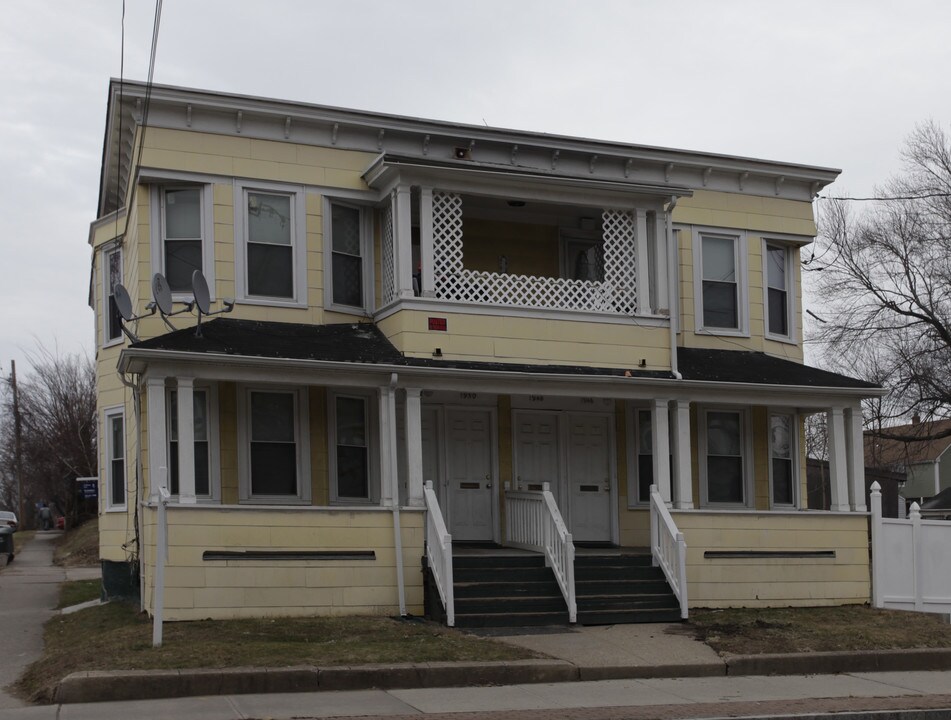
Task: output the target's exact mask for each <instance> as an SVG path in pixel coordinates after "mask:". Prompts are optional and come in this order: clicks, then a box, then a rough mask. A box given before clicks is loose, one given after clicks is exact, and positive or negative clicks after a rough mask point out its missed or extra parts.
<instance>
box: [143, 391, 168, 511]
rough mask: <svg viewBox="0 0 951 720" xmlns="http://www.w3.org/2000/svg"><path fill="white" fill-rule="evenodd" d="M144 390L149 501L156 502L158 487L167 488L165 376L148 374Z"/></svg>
mask: <svg viewBox="0 0 951 720" xmlns="http://www.w3.org/2000/svg"><path fill="white" fill-rule="evenodd" d="M145 392H146V402H147V404H148V412H149V419H148V437H149V502H152V503H154V502H158V497H159V487H164V488H166V489H168V453H167V452H166V448H167V447H168V436H167V434H166V428H167V427H168V426H167V425H166V422H165V378H164V377H156V376H151V375H150V376H149V377H148V378H147V379H146V381H145ZM163 468H164V470H163Z"/></svg>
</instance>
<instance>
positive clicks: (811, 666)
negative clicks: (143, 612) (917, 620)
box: [53, 648, 951, 704]
mask: <svg viewBox="0 0 951 720" xmlns="http://www.w3.org/2000/svg"><path fill="white" fill-rule="evenodd" d="M948 669H951V648H938V649H924V650H885V651H876V652H867V653H865V652H824V653H809V654H799V655H736V656H733V657H730V658H727V659H725V661H724V662H716V663H703V664H697V665H655V666H613V667H612V666H606V667H598V666H587V667H585V666H582V667H579V666H577V665H574V664H572V663H570V662H567V661H565V660H514V661H498V662H472V663H466V662H432V663H399V664H378V665H356V666H340V667H326V668H321V667H312V666H297V667H287V668H253V667H251V668H227V669H221V670H204V669H201V670H127V671H88V672H79V673H72V674H71V675H68V676H66V677H65V678H63V680H62V681H60V683H59V685H58V686H57V688H56V691H55V693H54V696H53V702H54V703H57V704H72V703H91V702H109V701H115V700H155V699H159V698H178V697H191V696H199V695H242V694H251V693H253V694H261V693H293V692H315V691H319V690H327V691H330V690H367V689H371V688H378V689H384V690H389V689H397V688H437V687H467V686H479V685H528V684H532V683H556V682H577V681H587V680H620V679H646V678H676V677H714V676H720V677H722V676H724V675H732V676H740V675H830V674H836V673H845V672H882V671H886V670H948Z"/></svg>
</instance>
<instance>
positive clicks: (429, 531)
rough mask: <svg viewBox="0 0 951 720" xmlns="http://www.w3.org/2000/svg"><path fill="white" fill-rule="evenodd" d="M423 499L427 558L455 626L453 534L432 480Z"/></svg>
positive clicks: (448, 619) (447, 622) (448, 622)
mask: <svg viewBox="0 0 951 720" xmlns="http://www.w3.org/2000/svg"><path fill="white" fill-rule="evenodd" d="M423 499H424V500H425V501H426V559H427V561H428V563H429V569H430V570H431V571H432V573H433V579H434V580H435V581H436V589H437V590H439V597H440V599H442V606H443V608H445V610H446V625H448V626H449V627H453V626H454V625H455V624H456V608H455V600H454V599H453V594H452V536H451V535H450V534H449V532H448V531H447V530H446V523H445V521H444V520H443V519H442V512H441V511H440V509H439V500H437V499H436V492H435V491H434V490H433V482H432V480H428V481H427V482H426V484H425V485H424V486H423Z"/></svg>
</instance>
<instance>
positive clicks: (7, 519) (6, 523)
mask: <svg viewBox="0 0 951 720" xmlns="http://www.w3.org/2000/svg"><path fill="white" fill-rule="evenodd" d="M0 527H11V528H13V530H14V531H16V529H17V528H18V527H20V523H19V522H17V515H16V513H14V512H10V511H9V510H0Z"/></svg>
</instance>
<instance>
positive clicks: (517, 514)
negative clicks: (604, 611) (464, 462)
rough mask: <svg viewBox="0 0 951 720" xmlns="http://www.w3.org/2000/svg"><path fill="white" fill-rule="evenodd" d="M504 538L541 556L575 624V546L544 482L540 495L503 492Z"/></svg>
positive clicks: (509, 542) (553, 498)
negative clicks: (541, 554) (553, 576)
mask: <svg viewBox="0 0 951 720" xmlns="http://www.w3.org/2000/svg"><path fill="white" fill-rule="evenodd" d="M505 537H506V544H507V545H509V546H511V547H516V548H522V549H523V550H534V551H536V552H540V553H543V554H544V555H545V561H546V564H547V565H549V566H550V567H551V569H552V572H554V574H555V580H557V581H558V587H559V588H561V594H562V595H564V597H565V603H566V604H567V605H568V621H569V622H575V621H576V620H577V618H578V604H577V602H576V600H575V544H574V542H573V541H572V539H571V533H570V532H568V527H567V526H566V525H565V521H564V520H563V519H562V517H561V513H560V512H559V511H558V505H557V504H556V503H555V497H554V496H553V495H552V494H551V490H550V489H549V485H548V483H544V484H543V485H542V491H541V492H535V491H523V490H514V491H513V490H506V491H505Z"/></svg>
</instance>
